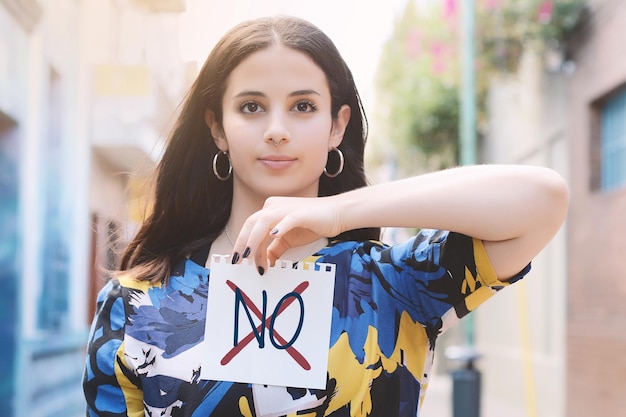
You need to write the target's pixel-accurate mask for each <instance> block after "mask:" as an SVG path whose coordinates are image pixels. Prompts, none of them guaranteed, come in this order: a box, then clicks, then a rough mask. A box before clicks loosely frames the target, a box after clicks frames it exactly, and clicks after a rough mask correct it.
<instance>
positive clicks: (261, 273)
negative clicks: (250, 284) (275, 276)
mask: <svg viewBox="0 0 626 417" xmlns="http://www.w3.org/2000/svg"><path fill="white" fill-rule="evenodd" d="M257 269H258V270H259V275H263V274H264V273H265V269H263V267H262V266H260V267H258V268H257Z"/></svg>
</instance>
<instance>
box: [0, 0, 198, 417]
mask: <svg viewBox="0 0 626 417" xmlns="http://www.w3.org/2000/svg"><path fill="white" fill-rule="evenodd" d="M184 9H185V4H184V1H183V0H159V1H143V0H106V1H103V0H83V1H80V2H77V1H74V0H0V284H1V285H2V291H1V292H0V319H1V320H0V341H1V343H2V352H3V354H2V355H1V356H0V402H1V403H2V404H3V414H4V415H7V416H9V417H13V416H20V417H22V416H61V415H62V416H78V415H84V413H85V405H84V400H83V396H82V387H81V379H82V374H83V370H84V348H85V343H86V340H87V333H88V331H89V324H90V321H91V317H92V315H93V311H94V306H95V294H96V292H97V291H98V290H99V288H100V287H101V286H102V285H103V284H104V283H105V280H106V278H107V276H106V267H107V266H111V265H112V263H113V262H114V261H115V257H116V254H115V251H114V250H113V249H114V245H112V243H114V242H115V241H116V239H117V238H118V237H119V238H121V240H124V238H125V237H126V236H127V234H128V233H132V225H133V222H134V221H136V220H137V219H138V216H139V215H140V212H139V211H138V210H137V207H138V205H137V202H138V201H140V200H141V199H142V195H143V194H144V192H145V188H143V186H142V185H143V181H144V179H145V178H144V176H145V175H146V174H147V173H148V172H149V171H150V170H151V169H152V168H153V167H154V163H155V161H156V160H157V159H158V157H159V152H160V148H161V147H162V143H163V140H164V136H165V135H166V130H167V127H168V124H169V123H170V121H171V120H172V114H173V113H174V111H175V108H176V106H177V105H178V103H179V102H180V99H181V97H182V95H183V92H184V89H185V88H186V87H187V86H188V80H189V78H190V77H189V74H188V71H191V72H193V68H190V66H188V65H187V64H185V63H183V62H182V61H181V58H180V54H179V47H180V45H179V42H178V37H177V35H178V33H179V28H178V20H177V18H178V14H179V13H181V12H183V11H184ZM127 225H130V229H127V228H126V226H127Z"/></svg>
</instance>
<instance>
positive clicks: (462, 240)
mask: <svg viewBox="0 0 626 417" xmlns="http://www.w3.org/2000/svg"><path fill="white" fill-rule="evenodd" d="M307 261H317V262H323V263H333V264H336V266H337V267H336V279H335V293H334V302H333V304H334V307H333V316H332V324H331V340H330V345H329V361H328V373H327V384H326V389H324V390H314V389H301V388H280V389H281V390H282V395H277V394H276V393H275V392H274V393H273V394H272V395H273V397H272V398H274V400H273V401H275V402H276V404H273V405H275V409H274V411H270V412H268V411H265V412H264V414H263V416H264V417H268V416H280V415H288V416H296V415H297V416H333V417H344V416H346V417H347V416H354V417H357V416H358V417H366V416H372V417H375V416H376V417H378V416H382V417H392V416H407V417H415V416H417V415H418V413H419V407H420V405H421V402H422V400H423V397H424V393H425V389H426V387H427V385H428V376H429V371H430V368H431V365H432V361H433V351H434V346H435V341H436V339H437V337H438V336H439V335H440V334H441V332H442V331H444V330H445V329H447V328H448V327H449V326H451V325H452V324H454V323H455V322H456V321H458V320H459V318H461V317H463V316H465V315H466V314H467V313H469V312H470V311H472V310H474V309H475V308H476V307H477V306H478V305H480V304H481V303H483V302H484V301H485V300H487V299H488V298H489V297H491V296H492V295H493V294H494V293H495V292H497V291H498V290H500V289H501V288H503V287H505V286H507V285H509V283H512V282H515V281H517V280H518V279H520V278H521V277H523V276H524V275H525V274H526V273H527V272H528V270H529V267H527V268H526V269H525V270H524V271H522V272H520V273H519V274H518V276H516V277H514V278H513V279H511V280H510V281H508V282H506V283H505V282H501V281H498V279H497V277H496V276H495V273H494V272H493V269H492V267H491V264H490V263H489V260H488V258H487V254H486V252H485V249H484V246H483V244H482V242H481V241H480V240H476V239H472V238H470V237H468V236H464V235H461V234H458V233H451V232H446V231H437V230H424V231H421V232H420V233H419V234H418V235H417V236H415V237H413V238H411V239H410V240H408V241H406V242H404V243H402V244H398V245H394V246H386V245H383V244H381V243H379V242H369V241H368V242H333V243H331V244H329V245H328V246H327V247H325V248H323V249H322V250H320V251H319V252H317V253H316V254H314V255H313V256H312V257H311V258H309V259H307ZM208 280H209V270H207V269H205V268H204V267H202V266H200V265H197V264H196V263H194V262H192V261H191V260H189V259H183V260H181V262H180V263H179V264H178V265H176V267H175V268H174V273H173V274H172V277H171V278H170V280H169V282H168V283H167V285H153V284H150V283H147V282H138V281H136V280H133V279H131V278H128V277H120V278H115V279H112V280H111V281H110V282H109V283H108V285H107V286H106V287H105V288H103V290H102V291H101V293H100V295H99V298H98V309H97V313H96V317H95V319H94V322H93V325H92V329H91V335H90V341H89V348H88V357H87V364H86V370H85V376H84V390H85V396H86V399H87V405H88V412H87V415H88V416H126V415H128V416H133V417H136V416H143V415H145V416H203V417H206V416H229V417H234V416H246V417H252V416H255V417H262V416H261V414H259V412H258V408H257V405H258V401H259V396H263V395H264V389H263V388H267V387H258V386H253V385H251V384H240V383H232V382H225V381H207V380H201V379H200V378H199V376H200V365H201V357H202V355H203V354H206V353H205V352H203V350H202V344H203V341H204V328H205V320H206V302H207V288H208ZM215 319H218V320H219V319H220V318H215ZM255 400H256V401H255ZM266 402H267V401H266ZM285 410H288V411H285Z"/></svg>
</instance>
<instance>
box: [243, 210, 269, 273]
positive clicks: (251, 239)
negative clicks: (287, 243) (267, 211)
mask: <svg viewBox="0 0 626 417" xmlns="http://www.w3.org/2000/svg"><path fill="white" fill-rule="evenodd" d="M246 223H247V226H246V228H245V230H244V229H243V228H242V231H243V233H246V234H247V241H245V247H246V249H244V250H246V251H248V252H249V255H248V257H249V258H251V259H253V260H254V264H255V266H256V268H257V271H258V272H259V275H263V274H264V273H265V271H266V270H267V268H268V260H267V247H268V245H269V244H270V242H271V241H272V239H271V238H270V237H269V230H270V229H271V225H272V224H273V223H274V221H273V220H272V219H271V218H270V217H268V216H254V217H251V218H249V219H248V220H246ZM243 239H244V237H243V236H242V241H243ZM242 247H243V246H242Z"/></svg>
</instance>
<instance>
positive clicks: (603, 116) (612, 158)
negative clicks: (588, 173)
mask: <svg viewBox="0 0 626 417" xmlns="http://www.w3.org/2000/svg"><path fill="white" fill-rule="evenodd" d="M600 147H601V163H600V188H601V189H603V190H612V189H615V188H617V187H620V186H622V185H625V184H626V88H622V89H620V90H619V91H618V92H617V93H616V94H614V95H611V96H609V98H608V99H607V100H606V101H605V102H604V104H603V105H602V106H601V109H600Z"/></svg>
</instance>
